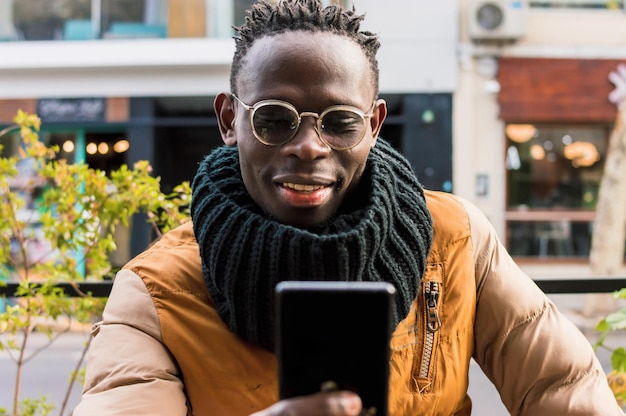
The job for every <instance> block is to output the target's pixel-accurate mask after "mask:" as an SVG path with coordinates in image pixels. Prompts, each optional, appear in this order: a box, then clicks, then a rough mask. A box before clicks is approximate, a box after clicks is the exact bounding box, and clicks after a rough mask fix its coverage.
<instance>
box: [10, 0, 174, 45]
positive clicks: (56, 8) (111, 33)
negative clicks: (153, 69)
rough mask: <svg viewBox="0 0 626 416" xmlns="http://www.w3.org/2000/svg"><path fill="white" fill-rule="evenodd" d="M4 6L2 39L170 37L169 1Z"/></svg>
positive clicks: (15, 0) (71, 0) (77, 0)
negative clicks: (167, 25)
mask: <svg viewBox="0 0 626 416" xmlns="http://www.w3.org/2000/svg"><path fill="white" fill-rule="evenodd" d="M0 3H2V4H4V5H3V6H0V7H1V8H2V10H0V12H5V14H4V16H5V18H4V19H2V18H0V35H2V33H6V34H5V35H4V36H3V38H4V39H3V38H0V40H88V39H97V38H133V37H134V38H137V37H166V35H167V27H166V22H167V16H166V12H167V0H46V1H42V0H8V1H5V2H0ZM4 9H6V10H4ZM9 16H10V19H7V18H6V17H9ZM3 26H4V29H3Z"/></svg>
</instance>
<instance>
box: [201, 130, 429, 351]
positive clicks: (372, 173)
mask: <svg viewBox="0 0 626 416" xmlns="http://www.w3.org/2000/svg"><path fill="white" fill-rule="evenodd" d="M362 181H364V182H362V183H364V184H366V186H362V187H361V188H359V192H361V193H366V195H358V196H357V199H358V200H362V201H363V203H362V204H361V205H362V206H360V207H356V208H354V209H352V210H351V211H349V212H341V213H338V215H337V216H336V217H334V218H332V219H330V220H329V222H328V223H327V224H326V225H325V226H324V227H320V228H319V229H315V230H305V229H299V228H296V227H293V226H290V225H284V224H281V223H280V222H278V221H277V220H275V219H273V218H272V217H270V216H269V215H266V214H265V213H264V212H263V211H262V210H261V209H260V208H259V207H258V206H257V205H256V204H255V203H254V201H253V200H252V199H251V198H250V196H249V195H248V193H247V192H246V189H245V187H244V184H243V180H242V178H241V174H240V170H239V159H238V153H237V149H236V148H235V147H226V146H223V147H220V148H218V149H216V150H214V151H213V152H212V153H210V154H209V155H208V156H207V157H206V158H205V159H204V160H203V161H202V162H201V163H200V167H199V169H198V173H197V175H196V177H195V178H194V180H193V183H192V188H193V197H192V203H191V215H192V219H193V224H194V233H195V236H196V239H197V241H198V244H199V246H200V256H201V258H202V270H203V273H204V278H205V281H206V283H207V287H208V290H209V293H210V295H211V299H212V300H213V301H214V303H215V305H216V308H217V311H218V313H219V315H220V317H221V318H222V319H223V320H224V322H226V324H227V325H228V326H229V328H230V329H231V330H232V331H233V332H235V333H236V334H238V335H240V336H241V337H243V338H244V339H246V340H249V341H252V342H254V343H257V344H260V345H261V346H263V347H265V348H268V349H269V350H271V351H273V350H274V287H275V286H276V284H277V283H278V282H280V281H283V280H341V281H360V280H363V281H387V282H390V283H392V284H393V285H394V286H395V288H396V291H397V294H396V299H395V311H394V314H393V315H394V316H393V319H394V323H395V324H397V323H398V322H400V321H401V320H402V319H404V318H405V317H406V315H407V314H408V313H409V309H410V307H411V303H412V301H413V300H414V299H415V296H416V295H417V292H418V289H419V283H420V279H421V276H422V274H423V273H424V270H425V266H426V257H427V256H428V252H429V250H430V245H431V243H432V233H433V231H432V219H431V217H430V214H429V212H428V209H427V208H426V202H425V200H424V193H423V189H422V187H421V186H420V184H419V182H418V181H417V178H416V177H415V175H414V173H413V171H412V170H411V168H410V165H409V163H408V162H407V161H406V159H404V157H403V156H402V155H400V154H399V153H398V152H397V151H396V150H395V149H393V148H392V147H391V146H390V145H389V144H388V143H386V142H385V141H384V140H382V139H380V138H379V139H378V141H377V144H376V146H375V147H374V148H373V149H372V151H371V152H370V155H369V157H368V161H367V166H366V169H365V172H364V175H363V178H362ZM349 198H352V197H349Z"/></svg>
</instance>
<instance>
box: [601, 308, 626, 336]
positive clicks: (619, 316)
mask: <svg viewBox="0 0 626 416" xmlns="http://www.w3.org/2000/svg"><path fill="white" fill-rule="evenodd" d="M604 321H606V325H607V327H608V330H609V331H615V330H617V329H624V328H626V308H625V309H620V310H619V311H617V312H613V313H611V314H609V315H607V316H606V317H605V318H604Z"/></svg>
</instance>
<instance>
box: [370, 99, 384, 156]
mask: <svg viewBox="0 0 626 416" xmlns="http://www.w3.org/2000/svg"><path fill="white" fill-rule="evenodd" d="M372 113H373V115H372V117H371V118H370V126H371V128H372V138H373V140H372V146H374V144H375V143H376V139H377V138H378V134H379V133H380V129H381V127H382V126H383V122H384V121H385V118H386V117H387V102H386V101H385V100H383V99H382V98H381V99H378V100H376V104H375V105H374V110H373V111H372Z"/></svg>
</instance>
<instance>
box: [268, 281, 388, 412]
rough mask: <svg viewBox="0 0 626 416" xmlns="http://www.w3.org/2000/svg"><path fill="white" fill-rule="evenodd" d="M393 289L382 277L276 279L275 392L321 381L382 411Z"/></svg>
mask: <svg viewBox="0 0 626 416" xmlns="http://www.w3.org/2000/svg"><path fill="white" fill-rule="evenodd" d="M394 294H395V289H394V287H393V285H391V284H390V283H384V282H328V281H326V282H294V281H289V282H281V283H279V284H278V285H277V287H276V301H277V303H276V354H277V358H278V370H279V385H280V392H279V395H280V398H281V399H285V398H290V397H294V396H300V395H307V394H312V393H316V392H319V391H320V390H321V389H322V384H323V383H327V382H332V383H335V385H336V386H337V388H338V389H339V390H351V391H354V392H356V393H357V394H359V396H360V397H361V400H362V401H363V405H364V406H365V407H366V408H368V409H369V408H372V407H373V408H375V409H376V413H373V414H376V415H377V416H381V415H382V416H385V415H387V395H388V378H389V341H390V337H391V332H392V320H391V311H392V306H393V296H394Z"/></svg>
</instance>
